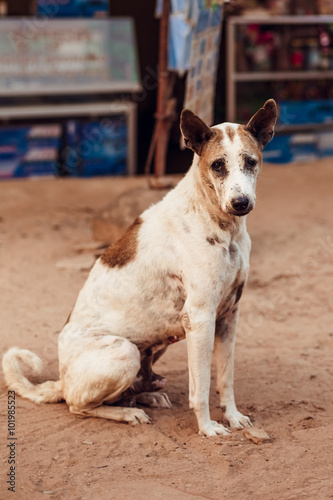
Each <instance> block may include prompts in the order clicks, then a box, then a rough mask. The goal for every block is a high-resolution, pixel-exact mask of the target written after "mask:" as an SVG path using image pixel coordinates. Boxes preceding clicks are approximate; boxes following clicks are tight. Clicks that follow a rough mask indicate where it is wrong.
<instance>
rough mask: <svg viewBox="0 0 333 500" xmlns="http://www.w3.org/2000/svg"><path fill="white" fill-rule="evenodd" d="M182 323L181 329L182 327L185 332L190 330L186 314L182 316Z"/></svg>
mask: <svg viewBox="0 0 333 500" xmlns="http://www.w3.org/2000/svg"><path fill="white" fill-rule="evenodd" d="M182 323H183V327H184V329H185V331H186V330H191V322H190V318H189V316H188V314H187V313H185V314H183V316H182Z"/></svg>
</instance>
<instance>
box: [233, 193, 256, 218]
mask: <svg viewBox="0 0 333 500" xmlns="http://www.w3.org/2000/svg"><path fill="white" fill-rule="evenodd" d="M252 208H253V203H251V202H250V200H249V199H248V197H247V196H239V197H238V198H234V199H233V200H232V201H231V212H232V213H233V215H238V216H239V217H241V216H242V215H246V214H248V213H249V212H251V210H252Z"/></svg>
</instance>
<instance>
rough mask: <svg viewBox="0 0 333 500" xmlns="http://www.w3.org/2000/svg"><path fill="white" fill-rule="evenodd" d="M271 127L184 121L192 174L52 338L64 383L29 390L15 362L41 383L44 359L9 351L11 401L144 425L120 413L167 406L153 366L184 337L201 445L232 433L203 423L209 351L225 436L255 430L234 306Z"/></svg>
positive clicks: (129, 238)
mask: <svg viewBox="0 0 333 500" xmlns="http://www.w3.org/2000/svg"><path fill="white" fill-rule="evenodd" d="M276 118H277V106H276V103H275V101H273V100H272V99H271V100H269V101H267V102H266V104H265V105H264V107H263V108H261V109H260V110H259V111H258V112H257V113H256V114H255V115H254V116H253V117H252V118H251V120H250V121H249V123H248V124H247V125H246V126H243V125H237V124H231V123H223V124H221V125H217V126H215V127H212V128H210V127H208V126H207V125H206V124H205V123H204V122H203V121H202V120H200V118H198V117H197V116H195V115H194V114H193V113H192V112H191V111H188V110H185V111H183V112H182V115H181V124H180V127H181V131H182V134H183V136H184V140H185V143H186V145H187V147H189V148H190V149H192V150H193V151H194V153H195V154H194V159H193V164H192V166H191V168H190V170H189V171H188V173H187V175H186V176H185V177H184V178H183V179H182V181H181V182H179V184H178V185H177V187H176V188H175V189H173V190H172V191H170V192H169V193H168V194H167V195H166V196H165V198H164V199H163V200H162V201H161V202H159V203H157V204H156V205H153V206H152V207H150V208H149V209H148V210H146V211H145V212H144V213H143V214H142V215H141V216H140V217H139V218H138V219H136V220H135V222H134V223H133V224H132V226H130V227H129V228H128V230H127V232H126V233H125V234H124V236H123V237H122V238H121V239H120V240H119V241H118V242H117V243H116V244H114V245H112V246H110V247H109V248H108V249H107V250H106V251H105V253H104V254H103V255H102V256H101V257H100V258H99V259H98V260H97V262H96V263H95V265H94V267H93V269H92V270H91V272H90V275H89V277H88V279H87V281H86V283H85V285H84V287H83V288H82V290H81V292H80V294H79V296H78V299H77V302H76V304H75V306H74V309H73V311H72V313H71V315H70V317H69V319H68V322H67V323H66V325H65V326H64V328H63V330H62V332H61V334H60V337H59V371H60V380H58V381H56V382H52V381H48V382H44V383H42V384H39V385H33V384H32V383H31V382H30V381H28V380H27V378H26V377H25V376H24V375H23V374H22V372H21V370H20V366H19V361H20V360H23V361H24V362H26V363H27V364H28V365H30V366H31V367H32V368H33V369H35V370H36V371H38V370H39V369H40V367H41V360H40V358H39V357H38V356H36V355H35V354H34V353H32V352H31V351H27V350H23V349H18V348H16V347H13V348H11V349H9V351H8V352H7V353H6V354H5V355H4V357H3V370H4V374H5V379H6V383H7V385H8V386H9V388H10V389H12V390H15V391H16V392H17V393H18V394H20V395H21V396H23V397H25V398H28V399H30V400H32V401H34V402H35V403H42V402H44V403H54V402H57V401H61V400H65V401H66V403H67V404H68V406H69V409H70V411H71V412H72V413H75V414H77V415H82V416H86V417H102V418H107V419H112V420H118V421H124V422H130V423H132V424H136V423H144V422H149V417H148V416H147V415H146V413H145V412H144V411H143V410H142V409H138V408H136V407H133V406H130V405H128V402H129V400H131V401H132V403H133V400H136V402H137V403H139V404H146V405H148V406H149V405H150V406H160V407H170V406H171V405H170V401H169V399H168V397H167V395H166V394H164V393H160V392H157V391H158V390H160V389H162V388H163V387H164V386H165V382H166V380H165V379H163V378H162V377H160V376H159V375H157V374H155V373H154V372H153V371H152V364H153V363H154V362H155V361H156V360H157V359H158V358H159V357H160V356H161V354H163V352H164V351H165V350H166V348H167V346H168V345H169V344H170V343H173V342H175V341H177V340H180V339H182V338H184V337H186V341H187V350H188V365H189V401H190V407H191V408H193V409H194V411H195V414H196V417H197V420H198V426H199V432H200V434H203V435H205V436H216V435H224V434H227V433H228V432H230V431H229V430H228V429H227V428H226V427H224V426H223V425H222V424H219V423H217V422H214V421H212V420H211V418H210V413H209V388H210V371H211V359H212V353H213V350H214V351H215V356H216V368H217V391H218V393H219V394H220V405H221V407H222V408H224V418H225V420H226V421H227V422H228V423H229V425H230V427H232V428H242V427H244V426H249V425H251V422H250V420H249V418H248V417H246V416H244V415H242V414H241V413H240V412H239V411H238V410H237V408H236V405H235V400H234V391H233V378H234V375H233V357H234V342H235V332H236V326H237V320H238V311H239V299H240V297H241V294H242V290H243V287H244V284H245V283H246V280H247V275H248V269H249V254H250V246H251V242H250V238H249V235H248V233H247V230H246V217H244V216H245V215H246V214H248V213H249V212H250V211H251V210H252V209H253V207H254V204H255V187H256V181H257V177H258V174H259V171H260V167H261V163H262V149H263V147H264V146H265V145H266V144H267V143H268V142H269V141H270V140H271V139H272V137H273V134H274V126H275V122H276ZM114 403H115V404H116V405H114V406H111V405H112V404H114ZM126 404H127V406H126Z"/></svg>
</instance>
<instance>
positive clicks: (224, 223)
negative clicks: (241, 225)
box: [217, 219, 231, 231]
mask: <svg viewBox="0 0 333 500" xmlns="http://www.w3.org/2000/svg"><path fill="white" fill-rule="evenodd" d="M217 223H218V225H219V228H220V229H222V231H227V230H228V229H229V227H230V224H231V222H230V221H228V220H225V219H218V222H217Z"/></svg>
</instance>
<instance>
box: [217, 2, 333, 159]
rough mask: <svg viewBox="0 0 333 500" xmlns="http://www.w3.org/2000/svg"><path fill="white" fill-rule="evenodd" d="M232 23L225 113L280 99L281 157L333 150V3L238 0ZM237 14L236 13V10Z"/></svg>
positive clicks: (275, 144) (235, 114)
mask: <svg viewBox="0 0 333 500" xmlns="http://www.w3.org/2000/svg"><path fill="white" fill-rule="evenodd" d="M231 7H233V10H232V9H230V11H229V15H228V16H227V20H226V24H227V28H226V39H225V47H226V60H227V63H226V68H225V74H226V119H227V120H228V121H240V122H242V123H244V122H246V121H247V120H248V119H249V118H250V117H251V116H252V114H253V113H254V112H255V111H256V109H258V107H259V106H261V105H262V104H263V102H264V101H265V99H268V98H271V97H273V98H275V99H276V101H277V102H278V104H279V108H280V109H279V111H280V113H279V121H278V124H277V129H276V130H277V134H276V136H275V138H274V139H273V141H271V143H269V145H268V146H267V147H266V148H265V150H264V159H265V160H267V161H270V162H275V163H288V162H289V161H304V160H314V159H316V158H320V157H324V156H328V155H329V156H331V155H332V154H333V91H332V89H333V86H332V83H333V2H332V1H325V0H317V1H307V0H303V1H298V0H295V1H294V0H290V1H282V0H279V1H255V0H251V2H232V3H231ZM235 14H237V15H235Z"/></svg>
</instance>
